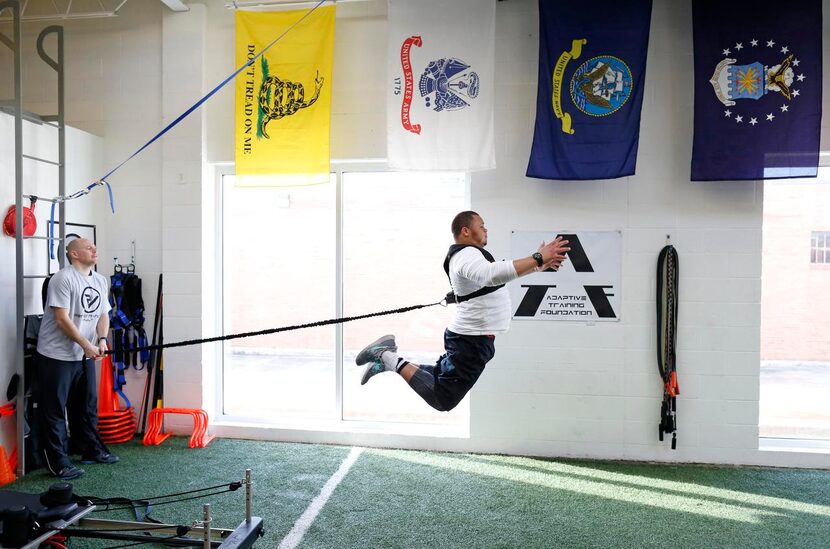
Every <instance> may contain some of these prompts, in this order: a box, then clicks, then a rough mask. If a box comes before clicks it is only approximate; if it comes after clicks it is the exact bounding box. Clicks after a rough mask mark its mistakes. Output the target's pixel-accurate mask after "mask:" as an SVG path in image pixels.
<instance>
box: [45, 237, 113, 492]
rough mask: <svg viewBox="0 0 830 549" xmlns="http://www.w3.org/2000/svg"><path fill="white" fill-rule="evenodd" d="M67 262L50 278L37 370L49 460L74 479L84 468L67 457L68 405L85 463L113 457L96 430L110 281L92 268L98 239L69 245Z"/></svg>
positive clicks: (55, 469) (53, 467) (53, 470)
mask: <svg viewBox="0 0 830 549" xmlns="http://www.w3.org/2000/svg"><path fill="white" fill-rule="evenodd" d="M66 257H67V259H68V260H69V265H67V266H66V267H64V268H63V269H61V270H60V271H58V272H57V273H55V275H54V276H53V277H52V279H51V280H50V281H49V287H48V290H47V294H46V305H45V306H44V311H43V322H42V323H41V326H40V333H39V335H38V344H37V353H38V356H37V358H36V361H35V364H36V368H37V370H36V375H37V386H38V390H37V393H38V396H37V402H38V414H39V417H40V439H41V440H40V442H41V445H42V447H43V453H44V457H45V459H46V466H47V467H48V469H49V471H50V472H51V473H52V474H53V475H55V476H56V477H58V478H61V479H63V480H71V479H74V478H78V477H80V476H81V475H83V474H84V470H83V469H81V468H79V467H76V466H74V465H72V463H71V462H70V460H69V455H68V447H69V437H68V433H67V428H66V419H67V408H68V409H69V410H70V427H71V429H72V432H71V433H69V434H71V436H72V443H73V446H74V447H77V448H78V449H79V450H80V452H81V461H82V463H115V462H116V461H118V457H117V456H114V455H113V454H111V453H110V451H109V449H108V448H107V447H106V445H105V444H104V442H103V441H102V440H101V437H100V435H99V434H98V395H97V391H96V387H95V359H96V358H99V357H102V356H103V355H104V352H105V351H106V350H107V332H108V331H109V315H108V313H109V311H110V309H111V308H112V307H110V304H109V299H108V296H109V283H108V281H107V279H106V278H105V277H104V276H102V275H100V274H98V273H97V272H95V271H94V270H93V267H94V266H95V265H96V263H98V251H97V249H96V248H95V244H93V243H92V242H91V241H89V240H87V239H85V238H78V239H76V240H73V241H72V242H70V243H69V244H68V245H67V247H66Z"/></svg>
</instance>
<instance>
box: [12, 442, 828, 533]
mask: <svg viewBox="0 0 830 549" xmlns="http://www.w3.org/2000/svg"><path fill="white" fill-rule="evenodd" d="M113 450H114V451H116V452H117V453H118V454H119V455H120V456H121V462H120V463H117V464H115V465H88V466H84V467H85V468H86V469H87V474H86V476H84V477H82V478H80V479H77V480H75V481H73V485H74V490H75V492H76V493H78V494H83V495H95V496H99V497H111V496H126V497H130V498H139V497H149V496H155V495H161V494H167V493H172V492H181V491H185V490H192V489H194V488H201V487H205V486H211V485H216V484H221V483H225V482H231V481H234V480H241V479H242V478H243V476H244V470H245V469H246V468H250V469H252V470H253V476H254V482H255V487H254V514H255V515H258V516H261V517H263V518H264V521H265V530H266V534H265V537H264V538H263V539H262V541H261V542H260V543H258V544H257V547H262V548H263V549H275V548H276V547H277V546H278V545H279V543H280V540H282V539H283V538H284V537H285V536H286V534H288V532H289V531H290V530H291V528H292V525H293V524H294V522H295V521H296V520H297V519H298V518H299V517H300V515H302V513H303V511H304V510H305V509H306V507H307V506H308V505H309V503H310V502H311V501H312V500H313V499H314V498H315V497H316V496H317V495H318V494H319V493H320V490H321V489H322V487H323V486H324V485H325V483H326V482H327V481H328V480H329V478H330V477H331V476H332V475H333V474H334V473H335V471H337V469H338V468H339V467H340V464H341V463H342V462H343V460H344V459H345V458H346V457H347V455H348V454H349V452H350V450H351V448H349V447H338V446H322V445H310V444H286V443H271V442H254V441H242V440H228V439H217V440H215V441H214V442H212V443H211V444H210V445H209V446H208V447H207V448H204V449H193V450H191V449H188V448H187V439H186V438H174V439H170V440H168V441H166V442H164V443H163V444H162V445H160V446H157V447H144V446H142V445H140V444H139V443H128V444H122V445H118V446H117V447H115V448H113ZM52 482H54V479H53V478H51V477H48V476H46V475H45V473H44V472H42V471H38V472H34V473H31V474H29V475H27V476H26V477H25V478H23V479H20V480H18V481H17V482H16V483H15V484H13V485H10V486H9V487H8V488H11V489H15V490H20V491H24V492H39V491H42V490H45V489H46V488H47V487H48V486H49V485H50V484H51V483H52ZM203 503H211V506H212V508H213V513H214V519H215V521H214V524H215V525H216V526H220V527H225V528H233V527H235V526H237V525H238V524H239V523H240V522H241V521H242V519H243V518H244V495H243V491H242V490H240V491H238V492H233V493H229V494H223V495H217V496H211V497H210V498H207V499H198V500H195V501H190V502H183V503H178V504H176V505H171V506H157V507H156V508H155V509H154V510H153V513H152V515H153V516H154V517H155V518H156V519H158V520H162V521H164V522H170V523H183V524H189V523H192V522H193V521H194V520H198V519H199V518H201V513H202V504H203ZM99 516H102V517H107V516H108V515H107V514H102V515H99ZM110 516H111V517H112V518H128V515H126V514H125V513H123V512H122V513H115V514H112V513H111V514H110ZM113 545H116V543H115V542H106V543H101V542H93V541H89V540H82V539H76V540H75V541H74V543H73V544H72V546H71V547H73V548H77V547H105V546H113ZM299 547H303V548H402V549H410V548H420V547H430V548H432V547H440V548H447V547H451V548H454V547H457V548H471V547H487V548H489V547H511V548H512V547H517V548H519V547H521V548H527V547H539V548H547V547H661V548H664V547H672V548H678V547H680V548H682V547H689V548H692V547H694V548H697V547H758V548H761V547H763V548H768V547H804V548H823V547H830V471H817V470H792V469H765V468H754V467H710V466H692V465H659V464H639V463H612V462H595V461H576V460H549V459H533V458H522V457H509V456H494V455H472V454H439V453H431V452H416V451H404V450H375V449H366V450H365V451H363V453H362V454H361V455H360V457H359V458H358V459H357V461H356V462H355V464H354V465H353V466H352V468H351V470H350V471H349V472H348V474H347V475H346V476H345V478H344V479H343V480H342V482H341V483H340V484H339V485H338V487H337V488H336V490H335V491H334V493H333V494H332V495H331V498H330V499H329V500H328V502H327V503H326V504H325V506H324V507H323V508H322V510H321V511H320V513H319V515H318V516H317V518H316V520H315V521H314V522H313V524H312V525H311V527H310V528H309V529H308V531H307V532H306V534H305V537H304V538H303V540H302V542H301V544H300V545H299Z"/></svg>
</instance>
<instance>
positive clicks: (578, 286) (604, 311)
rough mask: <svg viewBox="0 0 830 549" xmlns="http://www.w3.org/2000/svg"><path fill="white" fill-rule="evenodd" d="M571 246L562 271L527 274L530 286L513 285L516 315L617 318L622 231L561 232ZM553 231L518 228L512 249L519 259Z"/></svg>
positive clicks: (583, 318) (583, 319)
mask: <svg viewBox="0 0 830 549" xmlns="http://www.w3.org/2000/svg"><path fill="white" fill-rule="evenodd" d="M557 236H560V237H562V238H563V239H565V240H567V241H568V242H569V244H568V246H569V247H570V248H571V249H570V251H569V252H568V253H567V258H566V260H565V262H564V263H563V264H562V266H561V267H560V269H559V270H558V271H553V270H552V269H548V270H547V271H544V272H541V273H535V274H531V275H529V276H528V277H527V284H511V285H510V286H508V291H509V292H510V299H511V301H512V302H513V306H514V309H513V318H515V319H531V320H571V321H582V322H596V321H617V320H619V319H620V310H621V308H622V300H621V296H620V289H621V288H620V284H621V278H622V274H621V273H622V269H621V266H622V234H621V233H620V232H619V231H580V232H570V231H568V232H560V233H559V234H558V235H557ZM544 238H550V234H544V233H525V232H514V233H513V237H512V243H511V247H512V248H513V255H514V256H516V257H518V256H521V254H522V253H527V251H528V250H532V249H535V247H537V246H539V242H540V240H542V239H544Z"/></svg>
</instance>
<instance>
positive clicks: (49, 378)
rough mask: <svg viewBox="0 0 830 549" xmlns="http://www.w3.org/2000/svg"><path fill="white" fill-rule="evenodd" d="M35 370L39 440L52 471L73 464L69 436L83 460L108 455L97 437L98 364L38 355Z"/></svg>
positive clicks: (90, 361)
mask: <svg viewBox="0 0 830 549" xmlns="http://www.w3.org/2000/svg"><path fill="white" fill-rule="evenodd" d="M35 367H36V376H37V403H38V417H39V419H40V422H39V423H40V433H39V435H40V436H39V439H40V445H41V447H42V448H43V454H44V457H45V458H46V466H47V468H48V469H49V471H51V472H52V473H53V474H57V473H58V472H59V471H60V470H61V469H63V468H64V467H66V466H67V465H70V461H69V455H68V453H69V434H70V433H71V435H72V446H73V448H74V449H76V450H77V451H78V452H79V453H80V454H81V455H82V456H84V457H92V456H96V455H98V454H99V453H101V452H109V450H108V449H107V447H106V445H105V444H104V443H103V441H102V440H101V437H100V435H99V434H98V392H97V389H96V387H95V362H94V361H93V360H89V359H84V360H78V361H66V360H57V359H54V358H49V357H45V356H43V355H41V354H37V355H36V357H35ZM67 417H68V418H69V432H67V428H66V421H67Z"/></svg>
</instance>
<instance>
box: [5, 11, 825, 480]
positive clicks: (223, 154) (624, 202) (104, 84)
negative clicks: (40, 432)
mask: <svg viewBox="0 0 830 549" xmlns="http://www.w3.org/2000/svg"><path fill="white" fill-rule="evenodd" d="M189 4H190V7H191V10H190V11H189V12H187V13H176V14H174V13H172V12H169V11H167V10H166V8H163V7H161V6H160V4H157V3H155V2H148V3H141V5H140V6H139V5H138V3H135V4H134V3H128V4H126V5H125V7H124V8H123V11H122V13H121V15H120V16H119V17H118V18H117V19H116V20H107V21H97V22H70V23H67V25H66V27H67V57H68V59H70V62H71V63H72V66H73V67H75V68H76V70H77V71H78V72H80V73H83V74H84V77H83V79H81V81H79V82H75V84H74V85H73V86H74V87H72V88H70V92H69V93H68V101H69V104H68V109H69V115H70V116H69V118H70V120H72V119H73V116H74V117H75V121H76V122H77V125H79V127H82V128H89V129H90V130H91V131H94V132H96V133H99V134H100V135H103V136H104V138H105V149H104V164H105V165H106V166H108V167H109V166H111V165H114V164H117V162H120V160H122V159H123V157H124V156H125V155H126V154H129V153H130V152H132V150H134V149H135V148H136V146H138V145H140V144H141V143H143V142H144V140H146V138H148V137H149V136H152V135H154V134H155V133H156V132H157V131H158V130H159V129H160V128H162V127H163V125H164V124H165V123H167V122H169V121H170V120H172V118H173V117H175V116H176V115H177V114H178V113H179V112H181V111H182V110H183V108H184V107H186V106H188V105H189V104H190V103H192V102H193V101H195V99H197V98H198V97H199V96H200V95H201V94H202V93H203V92H204V91H206V90H208V89H210V88H212V87H213V86H214V85H215V84H216V83H218V82H219V81H220V80H221V79H222V78H224V77H225V76H226V75H227V74H229V73H230V72H231V71H232V70H233V68H234V66H233V64H234V58H233V53H232V45H233V14H232V12H230V11H228V10H225V9H224V8H223V6H222V4H223V3H219V2H196V1H195V0H194V1H192V2H190V3H189ZM827 4H828V3H827V2H825V6H824V8H825V12H827V10H828V5H827ZM496 12H497V21H496V69H497V74H498V75H499V81H498V82H497V83H496V90H497V94H498V97H499V101H498V102H497V107H496V108H497V113H496V135H497V136H498V137H497V144H496V146H497V162H498V169H496V170H494V171H491V172H482V173H476V174H473V176H472V197H471V199H472V207H473V209H475V210H477V211H479V212H480V213H482V215H483V216H484V217H485V219H486V220H487V224H488V227H489V230H490V241H491V244H490V248H491V251H492V252H493V253H494V255H495V256H496V257H507V256H509V254H510V249H509V245H510V244H509V235H510V231H512V230H534V231H536V230H538V231H546V230H549V231H551V232H553V231H558V230H561V229H594V230H597V229H603V230H621V231H622V233H623V246H624V260H623V288H622V296H623V312H622V321H621V322H619V323H614V324H610V323H604V324H597V325H594V326H588V325H585V324H576V323H553V322H551V323H541V322H539V323H536V322H522V323H519V322H516V323H514V325H513V329H512V330H511V332H510V333H509V334H507V335H505V336H502V337H500V338H499V341H498V343H497V354H496V358H495V359H494V361H493V362H492V363H491V364H490V366H488V369H487V372H486V374H485V375H484V376H483V377H482V379H481V381H480V382H479V384H478V385H477V386H476V388H475V389H474V391H473V395H472V399H471V426H470V438H469V439H432V438H426V437H391V436H373V435H367V434H364V435H360V436H355V435H349V434H346V433H319V432H317V433H312V432H297V431H285V430H283V431H273V430H268V429H264V428H259V429H254V428H247V429H240V428H236V427H230V426H226V427H222V428H221V429H220V431H221V432H222V433H224V434H232V433H236V434H238V435H243V436H256V437H260V438H272V439H286V440H308V441H327V442H339V443H344V444H380V445H396V446H403V447H423V448H432V449H449V450H471V451H492V452H510V453H517V454H536V455H554V456H562V455H567V456H587V457H600V458H615V459H648V460H666V461H702V462H715V463H754V464H774V465H809V466H827V465H828V459H827V458H826V456H823V455H820V454H812V455H809V454H794V453H780V452H761V451H759V450H758V427H757V425H758V392H759V390H758V386H759V361H760V357H759V349H760V344H759V331H760V330H759V323H760V305H759V302H760V272H761V229H762V188H763V186H762V184H761V183H754V182H714V183H691V182H690V181H689V164H690V158H691V138H692V105H693V97H692V79H693V74H692V39H691V35H692V28H691V7H690V5H689V3H685V2H681V3H678V2H673V1H671V0H656V1H655V2H654V10H653V16H652V29H651V39H650V44H649V59H648V66H647V78H646V90H645V93H646V96H645V100H644V105H643V119H642V124H641V140H640V149H639V159H638V168H637V175H635V176H633V177H629V178H623V179H619V180H613V181H598V182H554V181H542V180H533V179H527V178H525V177H524V175H523V174H524V172H525V168H526V163H527V156H528V152H529V150H530V143H531V139H532V131H533V122H534V115H535V104H536V82H537V48H538V45H537V42H538V19H537V8H536V2H535V0H507V1H505V2H499V3H497V4H496ZM337 25H338V28H337V38H336V42H335V47H336V53H335V74H334V83H333V85H334V86H335V93H334V99H333V115H332V155H333V156H334V157H337V158H377V157H383V156H385V135H384V131H385V121H384V117H383V111H384V107H383V104H384V103H383V102H384V96H385V94H384V86H385V84H386V78H385V69H384V67H385V63H386V57H385V42H386V5H385V2H383V1H382V0H373V1H369V2H356V3H343V4H340V5H338V21H337ZM32 29H33V30H32V32H35V33H36V32H37V30H39V28H38V29H37V30H34V25H32ZM78 44H79V45H78ZM6 60H7V58H4V57H2V56H0V62H6ZM36 70H37V69H35V72H36ZM71 74H72V73H71V72H70V75H71ZM27 77H29V78H35V77H34V76H27ZM3 86H5V85H2V86H0V88H2V87H3ZM825 87H826V86H825ZM44 100H48V96H47V97H46V98H44ZM232 101H233V91H232V89H231V88H230V87H229V88H227V89H225V90H223V91H222V92H220V93H219V94H217V95H216V96H215V97H214V98H212V99H211V100H210V102H209V103H208V104H207V105H206V108H205V109H204V111H203V112H202V113H197V114H196V115H193V116H192V117H191V118H190V119H188V120H187V121H186V122H185V123H183V124H182V125H180V127H178V128H176V129H175V130H173V131H172V132H171V133H170V134H168V135H167V136H165V138H164V140H163V142H162V143H161V144H160V145H159V144H157V145H154V146H153V147H151V148H149V149H148V150H146V151H145V152H144V153H142V155H141V156H140V157H138V158H136V159H134V160H133V161H131V162H130V163H129V164H128V165H127V166H125V167H124V168H122V170H121V171H120V172H119V174H118V175H117V176H116V177H114V178H113V183H114V184H115V186H116V189H117V193H118V195H117V196H118V199H119V203H120V204H122V205H123V207H122V208H121V209H120V210H119V214H118V215H117V216H116V217H115V218H112V217H106V218H105V221H102V222H103V223H105V224H106V226H107V234H108V236H107V248H108V249H107V251H106V252H105V253H104V254H103V255H105V256H106V257H108V256H110V255H116V254H117V255H119V256H120V257H123V256H124V254H125V250H128V246H129V241H130V240H131V239H132V238H136V240H137V243H138V248H139V251H140V253H139V257H138V258H137V259H138V261H139V262H140V264H139V268H140V270H141V272H142V274H143V276H144V279H145V300H146V301H147V302H148V303H147V305H148V323H149V322H150V320H149V319H151V318H152V308H153V301H154V298H155V289H156V286H155V277H156V276H157V274H158V272H161V271H163V272H164V273H165V274H164V276H165V290H166V292H165V294H166V295H165V297H166V302H165V310H166V315H165V316H166V323H165V337H166V339H167V340H168V341H175V340H180V339H187V338H191V337H198V336H199V335H200V334H201V332H200V331H199V326H200V321H201V322H202V323H206V324H208V325H210V324H211V322H210V321H209V320H210V319H209V318H208V317H211V316H212V315H213V314H214V311H213V310H212V308H211V307H203V305H202V297H200V295H201V294H203V293H204V292H207V291H208V290H209V288H205V287H203V286H202V282H203V281H204V280H209V279H210V273H206V272H202V267H201V266H202V265H203V264H207V263H209V261H208V260H209V259H210V258H209V257H205V256H204V255H203V253H204V254H212V248H210V247H209V246H208V247H203V246H206V245H212V243H211V242H210V240H211V239H210V234H211V233H210V231H209V230H207V229H208V228H209V224H210V223H211V221H210V219H206V213H205V212H208V215H209V212H210V209H209V207H208V206H209V204H208V201H206V200H205V199H204V198H201V197H200V193H201V196H210V195H211V192H212V188H213V185H214V179H213V178H212V177H210V176H209V175H210V173H211V172H210V171H209V170H203V168H204V166H203V165H202V163H203V162H211V163H213V162H226V161H232V160H233V142H232V135H233V114H232V112H233V111H232ZM825 104H827V101H826V100H825ZM824 141H825V142H826V141H827V140H826V139H825V140H824ZM200 189H201V190H200ZM102 200H103V199H102ZM666 235H671V242H672V243H673V244H674V245H675V246H676V247H677V248H678V251H679V253H680V268H681V280H680V298H681V304H680V321H679V324H680V333H679V336H678V346H679V357H678V363H679V376H680V385H681V390H682V396H681V398H680V399H679V404H678V406H679V412H678V413H679V422H680V424H679V446H678V450H676V451H671V450H670V449H669V447H668V443H667V442H664V443H659V442H658V441H657V421H658V411H659V402H660V396H661V386H660V382H659V379H658V376H657V367H656V358H655V355H656V353H655V350H654V347H655V335H654V332H655V325H654V309H655V307H654V292H655V290H654V271H655V264H656V257H657V253H658V252H659V250H660V248H661V247H662V246H663V245H664V244H665V242H666ZM203 250H204V252H203ZM102 263H103V262H102ZM102 267H103V268H104V269H105V270H109V269H110V267H111V265H102ZM2 291H3V294H4V296H8V295H9V294H8V293H7V290H6V289H5V286H4V289H3V290H2ZM12 295H13V294H12ZM204 335H213V333H205V334H204ZM436 337H438V336H436ZM208 354H209V353H206V352H205V351H204V350H200V349H199V348H189V349H188V350H187V351H181V352H178V351H176V352H174V351H170V352H169V353H167V354H166V360H167V363H168V365H169V366H168V369H167V384H166V391H165V395H166V403H167V404H168V405H172V406H188V407H190V406H200V405H201V406H204V407H206V408H207V409H209V410H210V411H211V413H212V414H213V413H215V412H216V410H215V409H214V408H213V404H214V403H213V400H212V397H213V387H212V380H213V379H214V376H215V371H214V370H213V364H212V362H211V361H210V360H209V358H210V357H209V356H207V355H208ZM203 355H204V356H203ZM173 364H175V368H174V367H173ZM133 388H134V389H135V388H136V387H135V384H134V385H133Z"/></svg>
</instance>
